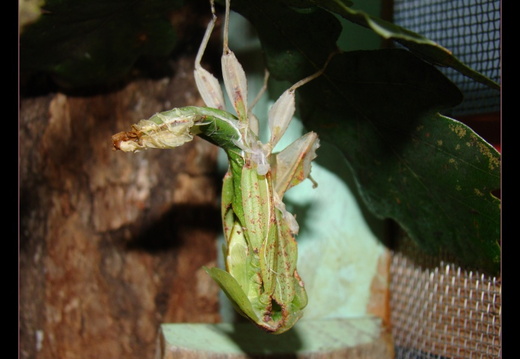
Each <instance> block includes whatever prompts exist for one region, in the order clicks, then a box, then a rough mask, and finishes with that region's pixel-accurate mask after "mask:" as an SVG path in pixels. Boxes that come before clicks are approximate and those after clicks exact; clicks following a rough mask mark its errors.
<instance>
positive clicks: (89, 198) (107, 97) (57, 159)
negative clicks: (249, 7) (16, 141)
mask: <svg viewBox="0 0 520 359" xmlns="http://www.w3.org/2000/svg"><path fill="white" fill-rule="evenodd" d="M193 61H194V59H193V57H187V58H180V59H179V60H178V62H177V63H176V64H175V69H176V74H175V76H174V77H173V78H168V79H162V80H155V81H152V80H140V81H136V82H133V83H130V84H128V85H127V86H126V87H125V88H122V89H121V90H119V91H115V92H111V93H107V94H101V95H96V96H90V97H73V96H67V95H65V94H63V93H56V94H50V95H46V96H42V97H37V98H30V99H22V101H21V120H20V121H21V122H20V186H21V187H20V190H21V198H20V201H21V217H20V219H21V238H20V309H21V311H20V312H21V317H20V321H21V328H20V329H21V332H20V339H21V343H20V350H21V358H24V359H26V358H67V359H74V358H81V359H85V358H123V357H124V358H150V357H152V356H153V353H154V350H155V341H156V339H157V334H158V328H159V325H160V324H161V323H165V322H203V323H215V322H218V321H219V314H218V286H217V285H216V284H215V283H213V282H212V280H211V279H210V277H209V276H208V275H206V273H205V272H204V271H203V270H202V268H201V267H202V266H203V265H206V266H214V265H215V264H216V263H215V262H216V250H217V248H216V243H215V238H216V235H217V233H218V232H219V231H220V225H221V224H220V214H219V208H218V203H217V198H218V191H219V190H220V183H221V182H220V181H221V180H220V178H219V177H220V176H218V175H217V173H216V166H215V163H216V154H217V149H216V147H214V146H212V145H210V144H208V143H206V142H204V141H202V140H200V139H198V138H195V139H194V141H193V142H191V143H189V144H186V145H184V146H182V147H180V148H178V149H176V150H170V151H166V150H149V151H145V152H140V153H136V154H128V153H123V152H119V151H118V152H116V151H113V150H112V143H111V136H112V134H114V133H117V132H119V131H124V130H128V129H129V128H130V125H131V124H133V123H136V122H137V121H138V120H140V119H142V118H148V117H149V116H151V115H152V114H154V113H155V112H158V111H164V110H167V109H171V108H173V107H181V106H187V105H202V103H201V102H200V100H199V98H198V94H197V91H196V88H195V84H194V81H193V77H192V73H193Z"/></svg>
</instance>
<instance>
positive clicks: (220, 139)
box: [112, 0, 330, 334]
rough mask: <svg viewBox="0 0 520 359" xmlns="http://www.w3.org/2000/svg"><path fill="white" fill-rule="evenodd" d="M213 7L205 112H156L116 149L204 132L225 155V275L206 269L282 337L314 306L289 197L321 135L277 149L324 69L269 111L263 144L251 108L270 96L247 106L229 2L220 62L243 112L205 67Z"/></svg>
mask: <svg viewBox="0 0 520 359" xmlns="http://www.w3.org/2000/svg"><path fill="white" fill-rule="evenodd" d="M210 4H211V11H212V19H211V21H210V23H209V24H208V27H207V29H206V32H205V34H204V38H203V40H202V43H201V45H200V48H199V50H198V53H197V56H196V59H195V70H194V77H195V81H196V84H197V88H198V90H199V92H200V95H201V97H202V99H203V101H204V103H205V105H206V107H195V106H189V107H182V108H174V109H172V110H170V111H165V112H161V113H157V114H155V115H153V116H152V117H150V118H149V119H147V120H141V121H139V122H138V123H137V124H135V125H133V126H132V130H131V131H128V132H120V133H118V134H115V135H114V136H113V137H112V140H113V144H114V148H115V149H117V150H122V151H125V152H136V151H140V150H145V149H149V148H161V149H169V148H175V147H178V146H180V145H182V144H184V143H186V142H189V141H191V140H192V139H193V136H195V135H198V136H200V137H201V138H203V139H205V140H207V141H209V142H211V143H213V144H215V145H217V146H219V147H221V148H222V149H223V150H224V151H225V152H226V154H227V157H228V160H229V167H228V171H227V173H226V174H225V176H224V179H223V186H222V200H221V211H222V214H221V215H222V223H223V232H224V237H225V244H224V246H223V252H224V261H225V270H223V269H220V268H204V269H205V270H206V272H207V273H208V274H209V275H210V276H211V278H213V279H214V280H215V282H216V283H218V285H219V286H220V288H221V289H222V290H223V291H224V293H225V294H226V295H227V297H228V298H229V299H230V301H231V303H232V304H233V306H234V308H235V309H236V310H237V311H238V312H239V313H240V314H241V315H243V316H244V317H246V318H248V319H249V320H251V321H252V322H253V323H254V324H256V325H257V326H258V327H260V328H262V329H264V330H265V331H267V332H268V333H272V334H280V333H283V332H285V331H287V330H289V329H290V328H292V327H293V326H294V324H295V323H296V322H297V321H298V320H299V319H300V318H301V317H302V315H303V310H304V308H305V306H306V305H307V294H306V292H305V287H304V283H303V280H302V279H301V278H300V276H299V275H298V271H297V268H296V264H297V257H298V249H297V243H296V240H295V235H296V234H297V233H298V230H299V227H298V223H297V222H296V219H295V217H294V216H293V215H292V214H291V213H290V212H289V211H288V210H287V209H286V207H285V204H284V203H283V201H282V198H283V196H284V193H285V192H286V191H287V190H288V189H290V188H292V187H293V186H296V185H297V184H299V183H301V182H302V181H304V180H305V179H307V178H310V171H311V162H312V160H313V159H314V158H316V150H317V149H318V147H319V139H318V136H317V134H316V133H315V132H309V133H307V134H305V135H303V136H302V137H300V138H299V139H297V140H296V141H294V142H293V143H292V144H290V145H289V146H287V147H286V148H285V149H284V150H282V151H280V152H278V153H273V149H274V148H275V146H276V144H277V143H278V142H279V140H280V138H281V137H282V136H283V135H284V133H285V131H286V129H287V127H288V125H289V123H290V121H291V120H292V117H293V115H294V112H295V91H296V89H297V88H298V87H300V86H303V85H304V84H306V83H307V82H309V81H311V80H313V79H315V78H316V77H318V76H320V75H321V74H322V73H323V71H324V68H325V66H324V67H323V68H322V69H321V70H319V71H318V72H316V73H315V74H313V75H311V76H309V77H306V78H305V79H303V80H301V81H299V82H297V83H296V84H294V85H293V86H291V87H290V88H289V89H287V90H286V91H285V92H284V93H283V94H282V95H281V96H280V97H279V98H278V99H277V101H276V102H275V103H274V105H273V106H272V107H271V108H270V110H269V112H268V127H269V130H270V139H269V141H268V142H267V143H262V142H261V141H260V140H259V137H258V132H259V123H258V119H257V118H256V117H255V116H254V114H253V113H252V108H253V107H254V104H255V103H256V100H257V99H258V98H259V97H260V96H261V94H262V92H263V91H261V92H260V94H259V95H258V96H257V98H256V99H255V101H253V103H252V105H251V106H249V107H248V106H247V103H246V102H247V80H246V74H245V72H244V70H243V68H242V66H241V64H240V63H239V62H238V60H237V58H236V56H235V54H234V53H233V52H232V51H231V50H230V48H229V46H228V31H229V30H228V28H229V13H230V0H226V4H225V22H224V35H223V54H222V58H221V65H222V74H223V81H224V87H225V89H226V92H227V95H228V98H229V99H230V101H231V104H232V107H233V110H234V111H235V113H236V114H232V113H231V112H228V111H226V110H225V108H226V105H225V101H224V94H223V91H222V88H221V86H220V83H219V81H218V79H217V78H216V77H215V76H213V75H212V74H211V73H210V72H209V71H207V70H205V69H204V68H203V67H202V66H201V61H202V56H203V54H204V52H205V49H206V46H207V44H208V41H209V37H210V35H211V33H212V31H213V29H214V26H215V23H216V20H217V17H216V12H215V5H214V2H213V0H211V1H210ZM329 60H330V58H329ZM265 81H267V76H266V80H265ZM264 89H265V86H264ZM311 180H312V179H311ZM313 183H314V181H313ZM314 184H315V183H314Z"/></svg>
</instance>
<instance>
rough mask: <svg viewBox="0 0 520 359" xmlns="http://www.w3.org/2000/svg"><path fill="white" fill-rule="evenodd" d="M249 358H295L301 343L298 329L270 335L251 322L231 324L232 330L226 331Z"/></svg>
mask: <svg viewBox="0 0 520 359" xmlns="http://www.w3.org/2000/svg"><path fill="white" fill-rule="evenodd" d="M226 335H228V336H229V338H230V339H232V340H233V341H234V342H235V343H236V344H237V345H238V346H239V347H240V348H241V350H242V351H243V353H244V354H245V355H247V358H250V359H263V358H269V359H277V358H279V359H282V358H283V359H296V358H297V357H298V356H297V354H296V353H297V352H298V350H299V349H300V348H301V347H302V345H303V343H302V341H301V338H300V336H299V334H298V329H297V328H293V329H291V330H289V331H287V332H285V333H282V334H278V335H272V334H268V333H263V332H262V331H261V330H260V329H258V328H257V327H255V326H254V325H252V324H251V323H237V324H233V331H232V332H228V333H226Z"/></svg>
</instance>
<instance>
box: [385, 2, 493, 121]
mask: <svg viewBox="0 0 520 359" xmlns="http://www.w3.org/2000/svg"><path fill="white" fill-rule="evenodd" d="M394 22H395V23H396V24H398V25H401V26H403V27H405V28H407V29H409V30H412V31H415V32H416V33H419V34H421V35H423V36H425V37H427V38H429V39H431V40H433V41H435V42H437V43H438V44H440V45H442V46H443V47H445V48H447V49H448V50H450V51H451V52H452V53H453V55H455V56H456V57H457V58H458V59H459V60H461V61H462V62H464V63H465V64H466V65H469V66H470V67H471V68H473V69H474V70H477V71H479V72H480V73H482V74H484V75H486V76H487V77H489V78H490V79H492V80H494V81H495V82H497V83H500V0H431V1H425V0H394ZM441 71H442V72H443V73H444V74H445V75H446V76H447V77H449V78H450V79H451V80H452V81H453V82H454V83H455V84H456V85H457V86H458V87H459V89H460V90H461V91H462V93H463V94H464V102H463V103H462V104H461V105H459V106H457V107H456V108H454V109H453V111H452V112H451V113H449V114H448V115H452V116H457V115H473V114H481V113H489V112H497V111H499V110H500V93H499V91H497V90H494V89H490V88H488V87H486V86H484V85H481V84H480V83H477V82H475V81H474V80H471V79H469V78H467V77H465V76H464V75H462V74H460V73H459V72H457V71H455V70H453V69H451V68H441Z"/></svg>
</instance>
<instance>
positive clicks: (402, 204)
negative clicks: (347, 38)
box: [302, 50, 500, 273]
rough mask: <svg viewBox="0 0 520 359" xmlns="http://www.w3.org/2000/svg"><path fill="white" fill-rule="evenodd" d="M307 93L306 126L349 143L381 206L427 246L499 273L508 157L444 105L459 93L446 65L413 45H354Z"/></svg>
mask: <svg viewBox="0 0 520 359" xmlns="http://www.w3.org/2000/svg"><path fill="white" fill-rule="evenodd" d="M304 94H305V95H304ZM302 96H305V100H304V101H302V104H303V105H302V106H303V107H302V117H303V118H304V119H305V121H306V124H307V125H308V126H309V127H310V128H311V129H313V130H315V131H317V132H318V133H319V134H320V137H321V138H322V139H323V140H326V141H330V142H331V143H333V144H335V145H336V146H337V147H338V148H339V149H340V150H341V151H342V153H343V154H344V156H345V158H346V159H347V161H348V163H349V164H350V166H351V168H352V170H353V171H354V173H355V175H356V178H357V182H358V184H359V186H360V192H361V195H362V196H363V198H364V200H365V202H366V203H367V205H368V207H369V209H370V210H371V211H372V212H373V213H375V214H377V215H378V216H380V217H384V218H392V219H394V220H396V221H397V222H398V223H399V224H400V225H401V226H402V227H403V228H404V229H406V230H407V232H408V234H409V235H410V236H411V237H412V238H413V239H415V240H416V241H417V242H418V243H419V244H420V245H421V247H422V248H423V249H425V250H426V251H427V252H428V253H431V254H440V253H444V254H449V255H451V256H453V257H455V258H457V259H458V260H460V262H461V263H462V264H464V265H467V266H469V267H472V268H478V269H482V270H485V271H488V272H493V273H497V272H498V270H499V263H500V247H499V244H498V243H499V236H500V231H499V229H500V201H499V200H498V199H497V198H496V197H495V196H493V195H492V193H491V192H492V191H494V190H496V189H498V188H499V187H500V156H499V154H498V152H497V151H496V150H495V149H494V148H493V147H492V146H491V145H489V144H488V143H486V142H485V141H484V140H483V139H482V138H480V137H479V136H478V135H477V134H476V133H475V132H473V131H472V130H471V129H470V128H469V127H467V126H465V125H464V124H462V123H460V122H458V121H455V120H453V119H450V118H447V117H444V116H442V115H440V114H439V113H438V112H437V111H439V110H441V109H442V108H446V107H449V106H453V105H455V104H457V103H458V102H459V101H460V100H461V96H460V93H459V92H458V89H457V88H456V87H455V86H454V85H453V84H451V83H450V82H449V81H448V80H447V79H446V78H445V77H444V76H443V75H442V74H441V73H440V72H438V71H437V70H436V69H435V68H433V67H431V66H429V65H427V64H426V63H424V62H422V61H420V60H418V59H417V58H415V57H414V56H412V55H411V54H410V53H408V52H406V51H401V50H395V51H393V50H389V51H377V52H373V51H360V52H351V53H348V54H344V55H342V56H338V57H337V58H335V59H334V60H333V62H332V63H331V64H330V65H329V68H328V69H327V71H326V74H325V75H324V78H323V79H321V80H318V81H316V82H314V83H311V84H309V86H308V87H307V88H305V89H303V90H302Z"/></svg>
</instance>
